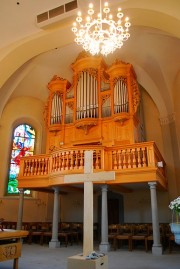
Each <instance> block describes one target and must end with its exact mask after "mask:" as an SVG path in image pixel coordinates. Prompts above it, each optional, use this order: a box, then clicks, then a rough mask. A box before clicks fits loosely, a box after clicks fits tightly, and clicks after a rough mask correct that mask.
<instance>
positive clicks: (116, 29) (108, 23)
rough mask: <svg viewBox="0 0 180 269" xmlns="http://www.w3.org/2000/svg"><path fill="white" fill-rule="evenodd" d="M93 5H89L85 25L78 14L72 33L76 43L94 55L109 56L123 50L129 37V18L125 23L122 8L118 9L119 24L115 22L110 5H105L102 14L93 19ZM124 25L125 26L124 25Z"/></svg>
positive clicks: (101, 10) (79, 13)
mask: <svg viewBox="0 0 180 269" xmlns="http://www.w3.org/2000/svg"><path fill="white" fill-rule="evenodd" d="M93 15H94V9H93V4H92V3H91V4H89V9H88V16H87V17H86V21H85V23H84V24H83V19H82V16H81V12H78V15H77V18H76V22H74V23H73V27H72V31H73V32H74V34H75V36H76V37H75V42H76V43H77V44H78V45H82V46H83V48H84V50H86V51H89V52H90V53H91V54H92V55H95V54H98V53H101V54H102V55H105V56H106V55H108V54H109V53H113V52H114V51H115V50H116V49H117V48H121V47H122V45H123V42H124V41H126V40H127V39H128V38H129V37H130V34H129V27H130V25H131V24H130V22H129V18H128V17H126V18H125V20H124V22H123V16H124V14H123V13H122V11H121V8H118V12H117V22H116V21H114V20H113V18H112V15H111V14H110V8H109V7H108V3H107V2H106V3H104V7H103V9H102V8H101V0H100V13H99V14H98V16H97V17H96V18H93ZM122 24H123V25H122Z"/></svg>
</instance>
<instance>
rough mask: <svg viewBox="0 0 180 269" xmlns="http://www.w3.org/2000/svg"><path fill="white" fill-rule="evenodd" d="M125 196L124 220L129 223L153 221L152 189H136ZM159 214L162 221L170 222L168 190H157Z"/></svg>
mask: <svg viewBox="0 0 180 269" xmlns="http://www.w3.org/2000/svg"><path fill="white" fill-rule="evenodd" d="M123 196H124V221H125V222H127V223H151V222H152V216H151V198H150V190H149V187H148V186H147V190H138V189H137V190H134V191H133V192H132V193H126V194H124V195H123ZM157 202H158V208H159V210H158V214H159V222H160V223H169V222H170V220H171V219H170V216H171V215H170V213H171V212H170V210H169V209H168V208H167V204H169V200H168V196H167V193H166V192H162V191H157Z"/></svg>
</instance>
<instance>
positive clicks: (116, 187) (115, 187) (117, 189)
mask: <svg viewBox="0 0 180 269" xmlns="http://www.w3.org/2000/svg"><path fill="white" fill-rule="evenodd" d="M108 186H109V189H110V190H112V191H114V192H120V193H130V192H133V190H131V189H129V188H126V187H124V186H121V185H108Z"/></svg>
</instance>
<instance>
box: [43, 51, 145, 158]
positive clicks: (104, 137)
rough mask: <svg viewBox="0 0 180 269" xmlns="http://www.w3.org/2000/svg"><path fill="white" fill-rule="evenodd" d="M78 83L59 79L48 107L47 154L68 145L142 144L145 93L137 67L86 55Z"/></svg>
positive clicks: (79, 62)
mask: <svg viewBox="0 0 180 269" xmlns="http://www.w3.org/2000/svg"><path fill="white" fill-rule="evenodd" d="M71 68H72V71H73V80H72V83H70V82H69V81H67V80H66V79H63V78H61V77H58V76H54V77H53V78H52V80H51V81H50V82H49V84H48V89H49V98H48V102H47V105H46V111H45V112H46V113H45V118H46V123H47V132H48V137H47V147H46V148H47V153H49V152H52V151H54V150H58V149H60V148H62V147H65V148H67V147H72V146H82V145H101V146H106V147H109V146H111V147H112V146H116V145H125V144H132V143H136V142H141V141H142V137H143V135H142V131H141V130H142V128H141V127H142V122H140V109H139V107H140V91H139V88H138V83H137V80H136V75H135V72H134V69H133V66H132V65H131V64H129V63H124V62H122V61H119V60H116V61H115V62H114V63H113V64H112V65H111V66H110V67H108V66H107V65H106V63H105V61H104V60H103V58H101V57H92V56H90V55H88V54H87V53H85V52H83V53H80V55H79V56H78V58H77V59H76V60H75V62H74V63H73V64H72V65H71Z"/></svg>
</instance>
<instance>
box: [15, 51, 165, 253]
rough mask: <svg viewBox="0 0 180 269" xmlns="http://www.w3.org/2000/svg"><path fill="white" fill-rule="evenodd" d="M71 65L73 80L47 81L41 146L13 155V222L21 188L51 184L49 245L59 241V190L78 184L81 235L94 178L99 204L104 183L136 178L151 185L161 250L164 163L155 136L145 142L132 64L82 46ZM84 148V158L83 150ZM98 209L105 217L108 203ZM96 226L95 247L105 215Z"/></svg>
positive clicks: (123, 186) (122, 184) (116, 186)
mask: <svg viewBox="0 0 180 269" xmlns="http://www.w3.org/2000/svg"><path fill="white" fill-rule="evenodd" d="M71 68H72V71H73V79H72V83H70V82H69V81H67V80H66V79H64V78H61V77H58V76H54V77H53V79H52V80H51V81H50V82H49V84H48V89H49V97H48V101H47V104H46V106H45V120H46V126H47V144H46V153H45V154H39V155H33V156H26V157H22V158H21V160H20V172H19V176H18V188H19V189H21V195H20V202H19V215H18V225H19V226H18V227H20V226H21V222H22V204H23V190H24V189H29V190H36V191H43V192H52V191H54V209H53V224H52V234H53V235H52V240H51V242H50V243H49V244H50V247H58V246H59V241H58V221H59V218H58V214H59V209H58V201H59V199H58V194H59V191H61V195H63V193H67V190H68V188H69V190H70V189H73V190H75V191H76V192H77V191H78V190H82V185H83V182H84V183H85V184H84V185H83V186H86V188H85V187H84V216H87V215H88V217H86V218H85V222H84V223H85V225H84V226H86V227H87V230H86V231H85V230H84V231H85V233H84V234H85V235H87V234H88V232H89V233H91V235H92V227H93V185H94V184H96V185H99V187H101V190H102V199H103V200H102V204H104V205H105V204H107V195H106V192H107V189H110V190H111V191H115V192H117V191H118V192H120V193H123V192H124V193H126V192H131V191H132V190H131V186H136V187H137V188H138V184H140V186H141V188H147V186H149V188H150V195H151V201H152V207H151V210H152V222H153V227H154V228H153V236H154V244H155V245H154V246H155V249H156V248H160V251H161V246H160V237H159V233H158V225H159V223H158V218H157V199H156V187H158V188H159V189H163V190H165V191H166V190H167V180H166V175H165V162H164V159H163V157H162V156H161V153H160V152H159V150H158V148H157V146H156V144H155V142H153V141H150V142H144V136H143V128H142V127H143V122H142V120H141V119H142V118H143V117H142V116H141V109H140V108H141V105H140V104H141V102H140V91H139V87H138V83H137V79H136V75H135V72H134V69H133V66H132V65H131V64H129V63H124V62H122V61H119V60H116V61H115V62H114V63H113V64H112V65H111V66H109V67H108V66H107V65H106V63H105V61H104V60H103V59H102V58H101V57H94V56H90V55H88V54H86V53H81V54H80V55H79V56H78V58H77V59H76V60H75V62H74V63H73V64H72V65H71ZM89 152H90V153H91V159H90V158H89V159H87V157H86V156H88V154H87V153H89ZM158 163H160V164H163V165H158ZM90 166H91V167H90ZM81 174H84V175H81ZM81 176H82V177H81ZM82 178H83V180H82ZM80 179H81V180H80ZM90 180H91V181H90ZM92 181H93V182H92ZM79 186H80V187H79ZM87 190H88V191H87ZM90 194H91V195H90ZM90 201H91V202H90ZM90 205H91V206H90ZM90 208H91V210H90ZM85 212H91V213H90V214H87V215H85ZM101 215H102V216H103V217H104V219H106V220H107V208H106V209H105V208H104V207H102V212H101ZM87 231H88V232H87ZM101 231H102V234H101V240H102V242H101V247H103V248H104V247H108V243H107V236H108V235H107V231H108V227H107V221H102V227H101ZM105 231H106V232H105ZM85 238H86V240H85V241H84V242H85V243H84V249H85V251H84V253H86V250H87V249H88V250H89V249H91V248H92V245H93V240H92V236H91V240H90V239H89V238H88V236H86V237H85ZM90 242H91V243H90Z"/></svg>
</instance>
